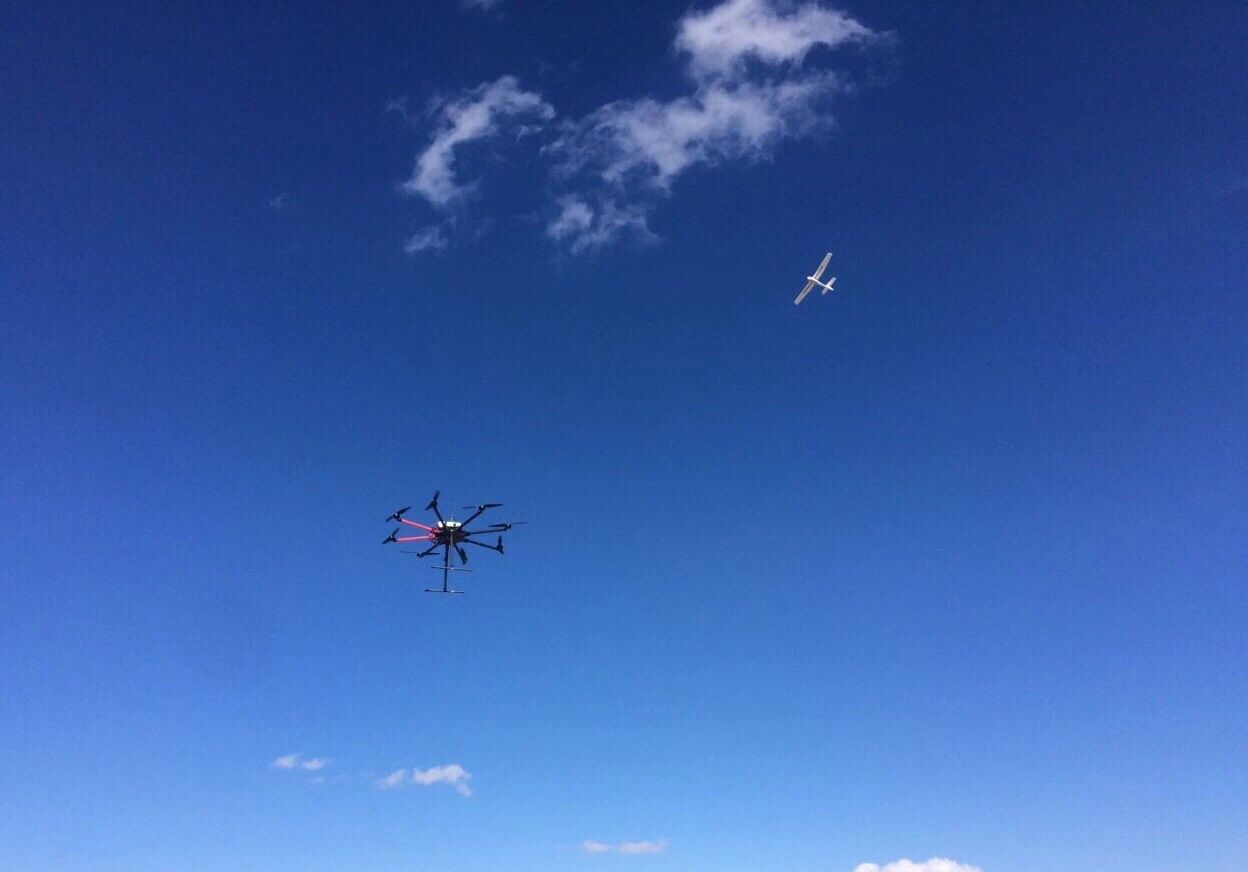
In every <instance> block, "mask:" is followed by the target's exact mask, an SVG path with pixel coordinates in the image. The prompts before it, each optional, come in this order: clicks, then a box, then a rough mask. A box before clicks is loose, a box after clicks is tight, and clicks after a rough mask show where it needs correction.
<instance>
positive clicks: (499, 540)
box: [496, 536, 503, 554]
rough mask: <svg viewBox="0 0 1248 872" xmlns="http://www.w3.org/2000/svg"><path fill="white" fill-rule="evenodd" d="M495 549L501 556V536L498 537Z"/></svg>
mask: <svg viewBox="0 0 1248 872" xmlns="http://www.w3.org/2000/svg"><path fill="white" fill-rule="evenodd" d="M496 547H497V548H498V553H499V554H502V553H503V537H502V536H499V537H498V545H497V546H496Z"/></svg>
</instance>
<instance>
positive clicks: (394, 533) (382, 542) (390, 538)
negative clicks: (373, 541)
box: [381, 527, 399, 545]
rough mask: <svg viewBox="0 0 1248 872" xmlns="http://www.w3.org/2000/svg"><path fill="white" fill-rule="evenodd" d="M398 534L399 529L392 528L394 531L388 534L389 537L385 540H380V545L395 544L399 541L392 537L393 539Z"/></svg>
mask: <svg viewBox="0 0 1248 872" xmlns="http://www.w3.org/2000/svg"><path fill="white" fill-rule="evenodd" d="M398 532H399V528H398V527H395V528H394V530H393V531H391V533H390V535H389V536H387V537H386V538H384V539H382V540H381V544H382V545H385V544H387V543H389V542H397V541H399V540H398V539H395V538H394V537H395V535H396V534H397V533H398Z"/></svg>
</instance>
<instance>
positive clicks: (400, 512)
mask: <svg viewBox="0 0 1248 872" xmlns="http://www.w3.org/2000/svg"><path fill="white" fill-rule="evenodd" d="M411 508H412V507H411V506H404V507H403V508H401V509H399V510H398V511H397V512H395V513H394V514H393V515H391V516H390V517H388V518H386V520H387V521H402V520H403V515H404V514H405V513H406V512H408V511H409V510H410V509H411Z"/></svg>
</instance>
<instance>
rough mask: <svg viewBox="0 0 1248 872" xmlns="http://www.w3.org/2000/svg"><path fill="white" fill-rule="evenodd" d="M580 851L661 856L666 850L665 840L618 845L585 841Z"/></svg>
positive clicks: (590, 840) (621, 843)
mask: <svg viewBox="0 0 1248 872" xmlns="http://www.w3.org/2000/svg"><path fill="white" fill-rule="evenodd" d="M581 850H582V851H584V852H585V853H586V854H609V853H611V852H612V851H614V852H616V853H618V854H662V853H663V852H664V851H666V850H667V839H660V840H659V841H657V842H620V843H619V844H618V845H609V844H607V843H606V842H597V841H594V840H593V839H586V840H585V841H583V842H581Z"/></svg>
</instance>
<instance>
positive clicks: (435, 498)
mask: <svg viewBox="0 0 1248 872" xmlns="http://www.w3.org/2000/svg"><path fill="white" fill-rule="evenodd" d="M440 493H442V491H434V492H433V499H431V500H430V501H429V505H427V506H425V511H426V512H427V511H429V510H430V509H433V508H436V507H437V505H438V494H440Z"/></svg>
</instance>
